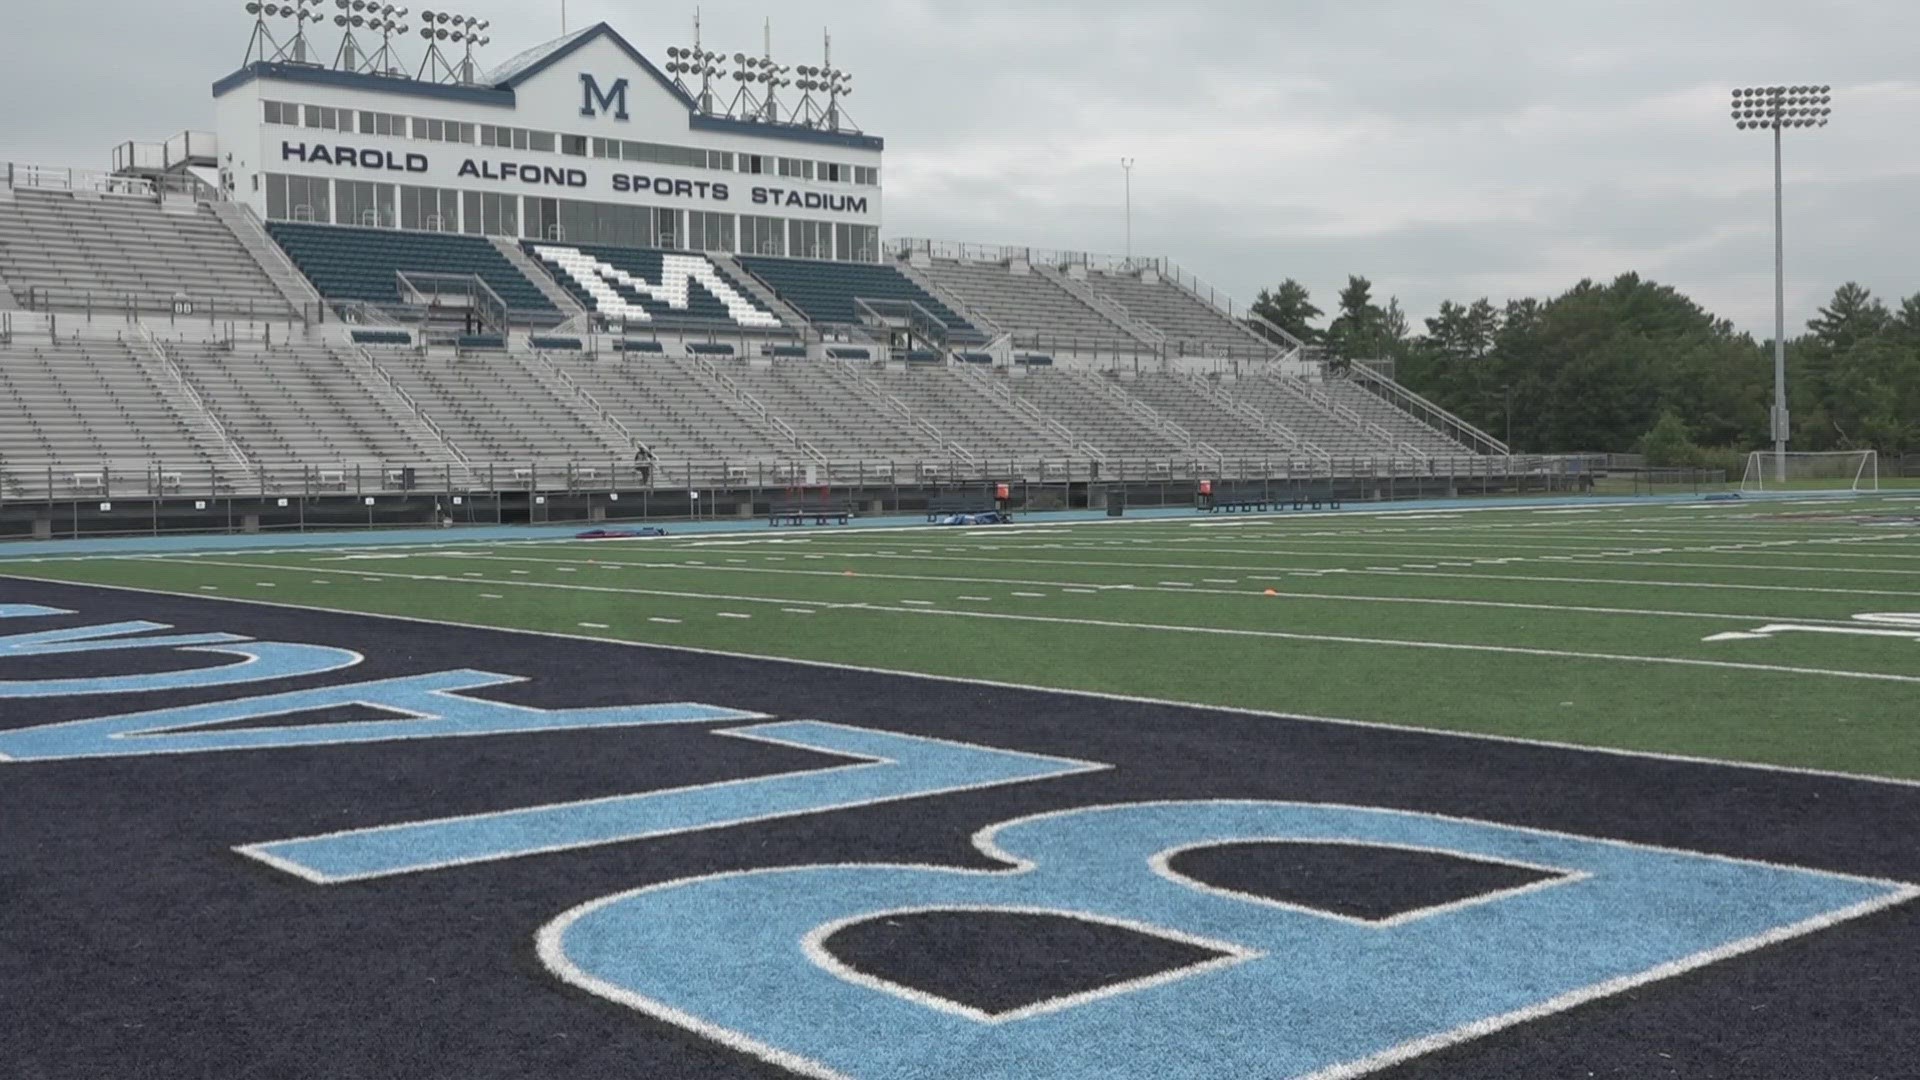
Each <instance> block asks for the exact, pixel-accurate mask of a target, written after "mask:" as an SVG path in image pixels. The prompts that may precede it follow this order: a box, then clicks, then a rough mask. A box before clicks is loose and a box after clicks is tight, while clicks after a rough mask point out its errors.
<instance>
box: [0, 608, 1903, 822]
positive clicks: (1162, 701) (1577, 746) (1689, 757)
mask: <svg viewBox="0 0 1920 1080" xmlns="http://www.w3.org/2000/svg"><path fill="white" fill-rule="evenodd" d="M0 580H12V581H24V582H27V583H28V584H32V585H53V586H56V587H59V586H66V587H70V588H78V589H103V590H106V591H110V592H125V593H137V594H141V595H146V596H164V597H167V598H169V599H181V598H183V597H184V598H190V599H199V600H210V601H213V602H215V603H222V604H238V605H242V606H249V605H250V606H253V607H267V608H278V609H281V610H286V611H307V612H313V611H319V612H325V613H327V614H329V615H343V616H347V617H350V618H364V619H386V620H388V621H391V622H404V623H414V624H417V625H421V626H454V627H460V628H462V629H467V630H485V631H490V632H492V633H499V634H520V635H524V636H527V637H538V638H547V639H551V640H555V641H594V642H599V643H600V644H603V645H620V646H625V647H627V648H631V649H651V650H655V651H659V652H674V653H686V654H688V655H691V656H719V657H725V658H728V659H733V660H756V661H760V662H762V663H769V664H792V665H796V666H799V667H811V668H821V669H824V670H829V671H852V672H857V673H860V674H866V675H887V676H891V677H895V678H902V679H921V680H924V681H927V682H936V683H948V684H953V685H959V686H987V687H993V688H996V689H1001V690H1020V691H1026V692H1031V693H1038V694H1050V695H1055V696H1059V697H1077V698H1091V699H1095V700H1099V701H1119V702H1125V703H1129V704H1138V705H1158V706H1166V707H1170V708H1179V709H1197V710H1201V711H1212V712H1220V713H1232V714H1234V715H1237V716H1251V717H1257V718H1260V719H1266V720H1285V721H1290V722H1296V723H1310V724H1327V725H1331V726H1335V727H1350V728H1357V729H1360V730H1365V731H1382V732H1395V733H1401V734H1405V733H1409V732H1410V733H1413V734H1417V735H1426V736H1432V737H1436V738H1447V739H1471V740H1478V741H1480V742H1491V743H1502V744H1505V745H1511V746H1533V747H1540V748H1543V749H1548V750H1564V751H1570V752H1574V753H1581V754H1601V755H1604V756H1607V757H1619V758H1637V759H1642V760H1647V761H1664V762H1672V763H1675V764H1681V765H1700V766H1706V767H1709V768H1718V769H1740V770H1745V771H1749V772H1763V773H1777V774H1780V775H1782V776H1805V777H1811V778H1814V779H1820V780H1833V781H1839V782H1842V783H1863V784H1880V785H1885V786H1889V787H1900V788H1913V789H1917V790H1920V779H1913V778H1909V777H1903V776H1882V775H1878V774H1875V773H1859V772H1842V771H1841V770H1838V769H1820V768H1813V767H1810V766H1805V765H1775V764H1771V763H1768V762H1764V761H1738V760H1732V759H1728V758H1711V757H1703V756H1700V755H1698V754H1678V753H1669V752H1665V751H1660V750H1633V749H1629V748H1627V747H1619V746H1594V745H1587V744H1583V743H1574V742H1564V741H1560V740H1555V739H1536V738H1529V737H1527V736H1523V735H1496V734H1492V733H1489V732H1484V731H1461V730H1458V729H1454V728H1439V727H1431V726H1427V725H1422V724H1412V723H1399V724H1395V723H1387V722H1386V721H1383V720H1353V719H1349V718H1345V717H1337V716H1315V715H1312V714H1309V713H1284V712H1277V711H1275V710H1272V709H1251V708H1247V707H1245V706H1241V705H1209V704H1206V703H1204V702H1195V701H1178V700H1175V699H1173V698H1159V697H1148V696H1146V695H1144V694H1115V693H1111V692H1108V691H1103V690H1074V689H1069V688H1066V687H1060V686H1039V685H1035V684H1032V683H1017V682H1008V681H1006V680H1002V679H981V678H972V677H968V676H964V675H941V674H938V673H935V672H927V671H909V670H907V669H904V668H883V667H872V666H867V665H861V664H848V663H842V662H838V661H833V660H810V659H804V658H799V657H787V656H768V655H766V654H764V653H750V652H741V651H739V650H735V649H711V648H701V647H699V646H695V645H672V644H667V643H665V642H658V641H633V640H629V639H626V638H609V637H597V636H594V635H590V634H562V633H558V632H555V631H551V630H531V629H519V628H514V627H504V626H496V625H493V624H490V623H480V622H463V621H461V620H458V619H429V618H426V617H424V616H419V615H381V614H375V613H370V612H364V611H352V610H343V609H340V608H328V607H316V606H313V605H311V604H289V603H285V602H283V601H277V600H261V599H257V598H252V597H243V596H197V595H196V594H194V593H188V592H180V591H176V590H170V589H149V588H141V587H139V586H136V585H99V584H90V583H85V582H72V581H60V580H58V579H54V578H34V577H25V576H21V575H18V574H7V573H4V572H0ZM648 621H650V622H652V621H659V620H651V619H650V620H648Z"/></svg>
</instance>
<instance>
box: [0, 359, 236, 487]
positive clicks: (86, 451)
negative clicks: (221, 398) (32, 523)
mask: <svg viewBox="0 0 1920 1080" xmlns="http://www.w3.org/2000/svg"><path fill="white" fill-rule="evenodd" d="M0 416H4V417H6V418H7V420H6V422H5V423H0V463H4V464H0V469H4V472H5V473H6V480H7V482H8V484H9V486H10V487H12V488H13V489H14V491H15V492H16V493H19V492H21V491H24V490H32V491H45V492H46V493H47V494H49V495H53V494H59V495H68V494H74V495H85V494H93V493H100V494H105V493H106V492H107V483H108V481H109V479H110V474H117V477H118V479H117V480H116V481H115V485H114V486H115V487H116V488H120V489H121V490H124V486H123V485H124V483H125V481H126V479H127V478H128V477H142V476H147V477H149V480H147V481H143V483H144V484H146V486H147V488H148V490H149V491H151V490H152V489H153V488H164V487H165V485H164V484H163V483H161V482H160V477H161V476H162V475H163V474H168V473H171V474H176V475H180V476H189V475H190V476H191V477H193V478H195V479H197V480H198V481H199V482H201V483H202V484H205V483H207V482H208V481H209V479H210V478H212V477H215V476H221V477H224V476H226V475H227V474H228V473H229V472H231V471H232V470H233V469H234V468H235V467H236V466H237V464H238V463H237V462H236V461H235V460H234V459H233V458H232V457H231V456H230V455H229V454H228V452H227V450H226V447H225V444H224V443H223V442H222V440H221V438H220V435H219V433H218V432H217V431H216V430H214V428H213V427H212V425H211V424H209V423H208V422H207V420H206V418H205V416H204V415H203V414H201V413H200V411H199V409H198V408H197V407H196V406H195V404H194V403H193V401H192V400H191V398H190V397H189V396H188V394H187V391H186V390H185V389H184V388H183V387H181V386H180V385H179V384H178V383H176V382H174V381H173V379H172V377H171V375H170V374H169V373H168V372H167V371H166V370H165V369H164V367H163V366H162V365H161V364H160V363H159V362H158V361H157V360H155V359H153V358H152V357H150V356H147V355H146V354H145V353H144V352H142V351H141V350H139V349H137V348H133V347H129V346H128V345H127V344H125V343H123V342H119V341H108V340H102V341H84V342H73V343H65V344H61V345H52V344H34V345H27V344H22V343H18V342H16V343H14V344H12V345H0ZM153 493H156V494H157V493H160V492H158V491H155V492H153Z"/></svg>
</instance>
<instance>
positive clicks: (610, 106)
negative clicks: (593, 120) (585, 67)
mask: <svg viewBox="0 0 1920 1080" xmlns="http://www.w3.org/2000/svg"><path fill="white" fill-rule="evenodd" d="M580 90H581V98H582V100H581V102H580V115H581V116H598V115H600V114H601V113H603V112H604V113H610V114H612V116H613V118H614V119H615V120H625V119H626V118H627V80H625V79H617V80H615V81H614V84H613V87H612V88H611V89H609V90H607V91H605V92H604V93H603V92H602V91H601V89H600V80H598V79H596V78H594V77H593V75H592V74H590V73H588V72H585V71H583V72H581V73H580Z"/></svg>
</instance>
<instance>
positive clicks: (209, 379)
mask: <svg viewBox="0 0 1920 1080" xmlns="http://www.w3.org/2000/svg"><path fill="white" fill-rule="evenodd" d="M167 351H168V353H169V354H170V355H171V356H172V357H173V359H174V362H175V363H177V364H178V365H179V366H180V368H181V370H182V371H183V372H185V373H186V376H187V379H188V380H189V381H190V382H191V383H192V384H193V386H194V389H195V390H197V391H199V393H200V398H201V400H202V401H203V402H204V403H205V404H206V406H207V408H208V410H209V411H211V412H212V413H213V414H214V416H215V417H217V418H218V419H219V420H220V423H221V425H222V426H223V427H225V428H226V431H227V434H228V436H229V437H230V438H232V439H233V441H234V442H235V443H236V444H238V445H239V447H240V449H241V450H242V451H243V452H244V453H245V454H246V455H247V457H248V458H249V459H251V460H252V461H253V462H254V463H255V464H257V465H264V466H276V465H278V466H285V465H306V466H316V467H317V466H320V465H331V464H339V463H342V462H391V463H394V464H424V463H428V462H436V463H447V462H450V461H451V460H452V456H451V455H450V454H448V453H447V452H446V450H445V449H444V448H443V447H441V446H439V445H438V444H437V442H436V441H435V440H434V438H433V436H432V435H431V433H429V432H428V431H427V430H426V429H425V428H424V427H423V426H422V425H421V424H420V423H419V421H418V419H417V418H416V417H414V416H413V415H412V413H411V411H410V410H408V409H407V408H406V407H405V405H404V404H402V403H401V402H399V401H398V400H397V399H395V398H393V397H392V396H391V392H390V391H389V390H387V388H385V387H384V386H382V385H381V384H380V383H379V382H378V380H377V377H376V376H374V375H373V373H372V371H371V370H370V369H368V368H367V367H366V366H365V365H364V364H354V363H350V362H349V361H348V359H347V358H346V357H343V356H341V355H340V354H339V353H337V352H335V351H334V350H333V349H331V348H329V347H328V346H325V345H310V344H293V345H280V346H276V347H273V348H264V347H245V346H242V347H238V348H236V349H234V350H225V349H219V348H215V347H213V346H208V345H169V346H167Z"/></svg>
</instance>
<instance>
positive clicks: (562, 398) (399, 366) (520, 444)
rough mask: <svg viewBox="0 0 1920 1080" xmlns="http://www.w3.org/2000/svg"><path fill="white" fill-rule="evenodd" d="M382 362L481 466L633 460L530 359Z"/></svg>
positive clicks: (395, 358)
mask: <svg viewBox="0 0 1920 1080" xmlns="http://www.w3.org/2000/svg"><path fill="white" fill-rule="evenodd" d="M379 363H380V367H381V368H382V369H383V370H384V371H386V372H387V373H388V374H389V375H391V376H392V377H393V379H394V381H395V382H396V383H398V384H399V386H400V387H401V388H403V389H404V390H406V392H407V393H408V394H410V395H411V396H412V397H413V399H414V400H415V401H416V402H418V403H419V404H420V407H421V408H423V409H424V410H426V412H427V413H428V415H430V416H432V417H433V419H434V420H435V421H436V422H437V423H438V424H439V425H440V428H441V430H442V431H444V432H445V434H446V438H447V440H448V441H449V442H451V443H453V444H454V445H455V446H458V447H459V448H460V449H461V450H462V451H464V452H465V453H466V454H467V456H468V457H469V458H470V459H471V460H472V461H473V462H474V464H476V465H479V464H482V463H485V462H497V463H503V464H505V463H523V462H533V461H539V462H547V463H560V462H568V461H586V462H595V463H604V462H608V461H616V462H622V463H624V462H626V461H629V460H630V459H631V458H632V457H633V454H634V447H632V446H631V445H624V444H622V443H620V442H619V441H617V440H616V439H615V438H613V437H612V436H611V435H610V434H609V433H608V432H607V431H605V430H604V429H603V428H602V427H600V426H599V425H597V424H595V423H594V422H593V421H592V420H591V419H589V417H588V415H587V413H586V412H585V411H584V410H583V408H582V406H581V403H580V402H579V401H578V400H577V399H574V398H570V397H568V396H566V394H565V392H564V391H563V390H561V389H558V388H556V387H555V386H554V385H552V384H551V383H550V382H549V381H548V380H547V379H545V378H543V377H541V375H540V374H539V373H538V372H537V371H536V370H535V368H534V366H533V365H535V364H537V363H538V361H537V360H536V359H535V358H534V357H532V356H528V355H524V354H519V353H508V352H500V353H495V354H492V355H488V356H486V357H484V358H476V359H461V358H457V357H454V356H449V355H444V354H435V355H417V354H412V353H401V354H395V355H390V356H382V357H381V358H380V361H379Z"/></svg>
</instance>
